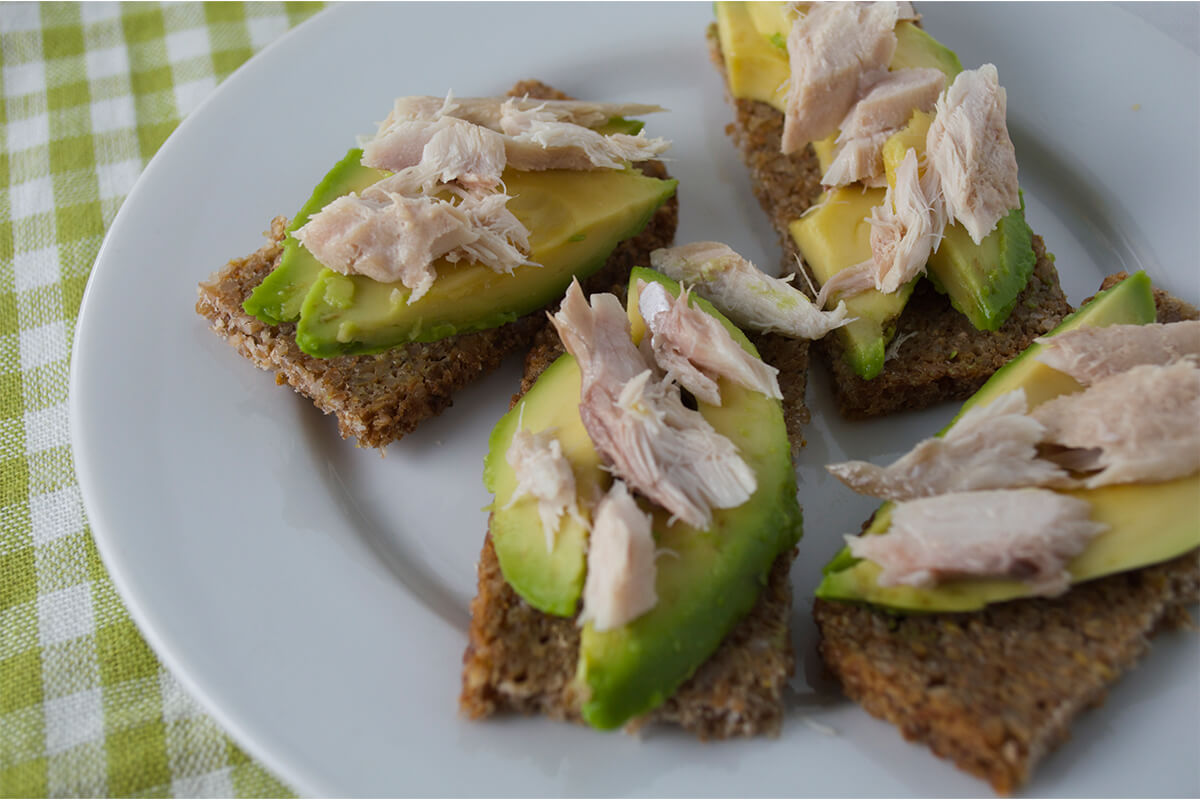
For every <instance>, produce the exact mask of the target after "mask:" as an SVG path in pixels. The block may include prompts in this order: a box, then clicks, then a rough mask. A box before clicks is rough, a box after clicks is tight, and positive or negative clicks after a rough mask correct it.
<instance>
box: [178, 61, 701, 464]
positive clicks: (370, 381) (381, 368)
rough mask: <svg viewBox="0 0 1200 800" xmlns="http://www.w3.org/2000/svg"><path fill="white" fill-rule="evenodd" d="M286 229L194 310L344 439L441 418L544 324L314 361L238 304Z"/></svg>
mask: <svg viewBox="0 0 1200 800" xmlns="http://www.w3.org/2000/svg"><path fill="white" fill-rule="evenodd" d="M509 95H511V96H518V97H519V96H525V95H528V96H530V97H537V98H545V99H568V98H567V96H566V95H564V94H563V93H561V92H559V91H557V90H555V89H552V88H550V87H548V86H546V85H545V84H542V83H539V82H537V81H522V82H521V83H518V84H516V85H515V86H514V87H513V88H512V89H511V90H510V91H509ZM640 168H641V170H642V171H643V172H644V173H646V174H647V175H652V176H654V177H659V178H664V177H667V173H666V169H665V168H664V167H663V165H662V163H661V162H647V163H645V164H642V165H640ZM678 217H679V203H678V200H677V199H676V198H674V197H672V198H671V199H670V200H669V201H668V202H667V203H665V204H664V205H663V206H662V207H660V208H659V209H658V211H657V212H656V213H655V214H654V216H653V218H652V219H651V221H650V223H649V225H647V226H646V228H645V229H644V230H643V231H642V232H641V234H639V235H638V236H636V237H635V238H633V239H629V240H627V241H625V242H623V243H621V244H620V245H618V247H617V248H616V250H614V251H613V253H612V255H611V256H610V257H609V259H608V262H607V263H606V265H605V266H604V267H603V268H602V269H601V270H600V271H599V272H598V273H596V274H595V275H593V276H592V277H591V278H590V279H588V280H587V281H586V282H585V283H584V289H585V291H594V290H596V289H598V288H600V287H607V286H609V285H610V284H612V283H614V282H621V281H624V280H626V279H627V278H628V275H629V270H630V269H631V268H633V267H635V266H638V265H642V264H649V263H650V258H649V255H650V251H651V250H654V249H655V248H659V247H668V246H670V245H671V243H672V241H673V240H674V237H675V227H676V224H677V222H678ZM286 226H287V221H286V220H285V219H284V218H283V217H277V218H276V219H275V220H274V221H272V223H271V230H270V231H269V232H268V233H267V234H266V235H267V243H266V244H265V245H263V247H262V248H260V249H259V250H258V251H257V252H255V253H253V254H252V255H250V256H248V257H247V258H241V259H235V260H233V261H231V262H229V264H228V265H227V266H226V267H225V268H224V269H222V270H221V271H220V272H218V273H216V274H215V275H213V276H212V278H210V279H209V280H208V281H206V282H205V283H202V284H200V287H199V299H198V300H197V301H196V311H197V312H198V313H199V314H201V315H202V316H204V317H206V318H207V319H208V320H209V324H210V326H211V327H212V329H213V331H215V332H216V333H217V334H218V335H220V336H222V337H223V338H224V339H225V340H226V341H228V342H229V343H230V344H231V345H233V347H234V348H235V349H236V350H237V351H238V352H239V353H241V354H242V355H243V356H245V357H246V358H248V359H250V360H251V361H253V362H254V363H255V364H256V365H257V366H258V367H260V368H261V369H265V370H270V371H272V372H274V373H275V382H276V383H277V384H280V385H282V384H290V385H291V386H292V388H293V389H295V390H296V391H297V392H299V393H300V394H302V395H304V396H305V397H308V398H309V399H311V400H312V401H313V402H314V403H315V404H316V406H317V407H318V408H320V409H321V410H322V411H324V412H325V413H326V414H334V415H335V416H336V417H337V421H338V432H339V433H340V434H341V436H342V438H344V439H348V438H350V437H354V438H355V439H356V440H357V442H358V445H359V446H360V447H384V446H386V445H387V444H389V443H390V442H393V441H396V440H398V439H400V438H401V437H403V436H405V435H406V434H409V433H411V432H412V431H413V430H414V429H415V428H416V427H417V425H418V424H419V423H420V422H421V421H422V420H425V419H428V418H429V417H433V416H436V415H438V414H440V413H441V412H442V411H444V410H446V409H447V408H449V407H450V405H451V402H452V397H453V395H454V393H455V392H456V391H458V390H459V389H461V388H462V387H464V386H466V385H467V384H469V383H471V382H472V381H474V380H475V379H477V378H479V377H480V376H482V375H483V374H485V373H487V372H489V371H490V370H492V369H495V368H496V367H497V366H499V364H500V362H501V361H502V360H503V358H504V357H505V356H506V355H507V354H509V353H511V352H513V351H514V350H517V349H519V348H523V347H527V346H529V344H530V343H531V342H532V341H533V338H534V336H535V335H536V334H537V332H538V331H539V330H541V329H542V328H544V327H545V326H546V324H547V323H546V315H545V313H544V310H539V311H535V312H533V313H531V314H527V315H525V316H524V317H522V318H520V319H518V320H516V321H514V322H511V323H508V324H507V325H503V326H501V327H498V328H493V329H491V330H486V331H480V332H478V333H468V334H460V335H458V336H451V337H449V338H446V339H442V340H440V341H436V342H428V343H412V344H407V345H403V346H401V347H397V348H394V349H392V350H389V351H388V352H386V353H381V354H379V355H366V356H338V357H336V358H313V357H312V356H309V355H307V354H305V353H304V352H302V351H301V350H300V348H299V347H298V346H297V345H296V341H295V329H296V326H295V324H293V323H284V324H281V325H266V324H264V323H262V322H261V321H259V320H258V319H256V318H255V317H253V316H251V315H249V314H247V313H246V312H245V310H244V309H243V308H242V303H243V301H245V299H246V298H247V297H248V296H249V294H250V292H251V291H252V290H253V289H254V288H255V287H256V286H257V285H258V284H259V283H260V282H261V281H262V279H263V278H264V277H266V275H267V274H268V273H270V272H271V270H273V269H274V268H275V267H276V266H277V265H278V263H279V259H280V258H281V256H282V254H283V239H284V236H285V229H286Z"/></svg>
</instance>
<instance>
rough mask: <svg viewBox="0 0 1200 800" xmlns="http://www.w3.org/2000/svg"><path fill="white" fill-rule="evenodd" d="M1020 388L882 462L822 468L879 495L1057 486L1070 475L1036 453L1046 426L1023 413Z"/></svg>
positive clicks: (896, 496) (861, 491)
mask: <svg viewBox="0 0 1200 800" xmlns="http://www.w3.org/2000/svg"><path fill="white" fill-rule="evenodd" d="M1027 410H1028V407H1027V404H1026V401H1025V390H1024V389H1017V390H1015V391H1012V392H1008V393H1006V394H1003V395H1001V396H1000V397H998V398H996V399H995V400H993V401H992V402H991V403H989V404H988V405H986V406H974V407H972V408H971V409H969V410H968V411H967V412H966V413H965V414H963V415H962V417H960V418H959V420H958V422H956V423H955V424H954V427H952V428H950V430H948V431H946V433H945V435H944V436H942V437H940V438H939V437H931V438H929V439H925V440H923V441H921V442H919V443H918V444H917V445H916V446H915V447H914V448H913V449H912V450H910V451H909V452H908V453H906V454H905V455H904V456H903V457H902V458H900V459H899V460H897V461H895V462H893V463H892V464H890V465H889V466H887V467H879V466H876V465H874V464H870V463H868V462H866V461H846V462H843V463H840V464H830V465H828V466H826V467H825V469H827V470H829V472H830V473H832V474H833V475H834V476H835V477H836V478H837V479H838V480H840V481H841V482H842V483H844V484H846V485H847V486H849V487H850V488H851V489H853V490H854V491H856V492H858V493H859V494H865V495H868V496H870V497H878V498H881V499H884V500H913V499H915V498H918V497H932V496H934V495H940V494H949V493H952V492H966V491H976V490H983V489H1010V488H1020V487H1027V486H1061V485H1063V484H1064V482H1069V478H1070V476H1069V475H1068V474H1067V473H1066V471H1065V470H1063V469H1062V468H1061V467H1059V466H1058V465H1056V464H1053V463H1051V462H1049V461H1044V460H1042V459H1040V458H1038V453H1037V444H1038V442H1039V441H1041V439H1042V436H1043V434H1044V433H1045V428H1044V427H1043V426H1042V424H1041V423H1039V422H1038V421H1037V420H1035V419H1033V418H1032V417H1029V416H1027V414H1026V412H1027Z"/></svg>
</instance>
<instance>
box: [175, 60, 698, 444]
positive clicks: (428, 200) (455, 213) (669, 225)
mask: <svg viewBox="0 0 1200 800" xmlns="http://www.w3.org/2000/svg"><path fill="white" fill-rule="evenodd" d="M658 110H661V109H659V108H658V107H657V106H646V105H638V104H609V103H586V102H581V101H572V100H568V99H566V97H565V95H562V94H561V93H559V92H557V91H555V90H553V89H550V88H549V87H547V86H545V85H543V84H539V83H536V82H525V83H519V84H517V85H516V86H515V87H513V89H512V90H511V91H510V92H509V96H508V97H507V98H502V97H497V98H454V97H452V96H451V97H447V98H445V99H442V98H434V97H406V98H401V99H399V100H397V101H396V104H395V108H394V110H393V111H392V113H391V114H390V115H389V116H388V117H387V118H386V119H385V120H384V121H383V123H381V125H380V127H379V131H378V133H377V134H376V135H375V136H374V137H372V138H370V139H369V140H368V141H366V142H365V143H364V144H363V146H362V147H361V148H354V149H352V150H350V152H349V153H347V155H346V157H345V158H343V159H342V160H341V161H339V162H338V163H337V164H336V165H335V166H334V167H333V169H331V170H330V171H329V173H328V174H327V175H326V176H325V178H324V179H323V180H322V181H321V182H320V183H319V184H318V185H317V187H316V189H315V190H314V192H313V195H312V197H311V198H310V199H309V201H308V202H307V203H306V204H305V205H304V206H303V207H302V208H301V209H300V210H299V212H298V213H297V214H296V216H295V217H294V218H293V219H292V220H291V222H290V224H289V223H288V222H287V221H286V220H284V219H283V218H278V219H276V220H275V221H274V222H273V223H272V227H271V231H270V233H269V241H268V243H267V244H266V245H265V246H264V247H263V248H262V249H260V250H259V251H258V252H256V253H254V254H253V255H251V256H249V257H248V258H244V259H238V260H235V261H232V262H230V264H229V265H228V266H226V267H225V268H224V269H223V270H221V271H220V272H218V273H217V274H216V275H214V276H213V277H212V278H211V279H210V280H209V281H208V282H206V283H203V284H201V286H200V297H199V300H198V301H197V304H196V309H197V311H198V312H199V313H200V314H202V315H204V316H205V317H207V318H208V319H209V321H210V324H211V326H212V328H213V330H214V331H216V332H217V333H218V334H220V335H221V336H223V337H225V338H226V339H227V340H228V341H229V342H230V343H231V344H232V345H233V346H234V347H236V348H237V349H238V351H239V352H241V353H242V355H244V356H246V357H247V358H249V359H250V360H251V361H253V362H254V363H255V364H256V365H258V366H259V367H261V368H263V369H267V370H272V371H274V372H275V373H276V381H277V382H278V383H284V382H287V383H290V384H291V385H292V387H293V388H295V389H296V391H298V392H300V393H302V394H304V395H306V396H307V397H309V398H310V399H312V400H313V401H314V402H315V403H316V405H317V406H318V407H319V408H321V409H322V410H323V411H325V412H326V413H334V414H336V415H337V418H338V429H339V431H340V433H341V435H342V436H343V437H344V438H345V437H350V436H353V437H355V438H356V439H357V442H358V444H359V445H360V446H371V447H383V446H385V445H387V444H388V443H389V442H392V441H394V440H396V439H399V438H400V437H402V436H404V435H405V434H407V433H409V432H411V431H412V430H413V429H414V428H415V427H416V426H417V424H418V423H420V422H421V420H423V419H426V418H428V417H431V416H433V415H436V414H438V413H440V412H441V411H442V410H444V409H445V408H446V407H447V406H449V405H450V403H451V397H452V395H453V393H454V392H455V391H457V390H458V389H459V388H461V387H463V386H464V385H466V384H467V383H469V382H471V381H473V380H474V379H476V378H477V377H479V376H480V375H481V374H483V373H484V372H486V371H488V370H490V369H492V368H494V367H496V366H497V365H498V364H499V363H500V361H501V359H502V358H503V357H504V355H505V354H507V353H509V352H512V351H513V350H515V349H517V348H520V347H524V346H528V345H529V344H530V343H531V342H532V340H533V338H534V336H535V335H536V334H537V332H538V331H539V330H540V329H541V328H543V327H544V326H545V325H546V319H545V314H544V313H542V311H543V309H545V308H547V307H548V306H550V305H551V304H553V303H555V302H557V301H558V299H559V298H561V297H562V293H563V290H564V289H565V288H566V286H567V285H568V284H570V283H571V282H572V281H573V280H575V279H579V280H581V281H584V282H585V285H586V286H588V287H592V286H597V287H598V286H607V285H609V284H610V283H612V282H613V281H623V280H624V279H625V277H626V276H627V275H628V273H629V270H630V268H631V267H632V266H634V265H635V264H638V263H646V261H647V257H648V254H649V252H650V251H651V250H652V249H654V248H657V247H663V246H666V245H669V244H670V243H671V240H672V238H673V237H674V233H675V225H676V220H677V203H676V202H675V199H674V193H675V181H674V180H670V179H668V178H667V174H666V170H665V169H664V167H663V165H662V163H661V162H659V161H656V160H654V159H655V158H656V157H657V156H658V155H660V154H661V153H662V152H663V151H664V150H665V149H666V148H667V147H668V146H669V143H668V142H667V141H665V140H663V139H657V138H648V137H646V136H644V135H642V133H641V127H642V125H641V123H640V122H637V121H635V120H633V119H631V117H633V116H637V115H641V114H646V113H649V112H652V111H658Z"/></svg>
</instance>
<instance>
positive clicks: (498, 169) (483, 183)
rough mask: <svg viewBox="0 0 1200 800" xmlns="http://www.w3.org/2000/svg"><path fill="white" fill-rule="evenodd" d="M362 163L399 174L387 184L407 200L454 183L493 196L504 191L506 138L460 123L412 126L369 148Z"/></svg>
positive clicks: (444, 119)
mask: <svg viewBox="0 0 1200 800" xmlns="http://www.w3.org/2000/svg"><path fill="white" fill-rule="evenodd" d="M418 146H419V147H418ZM414 156H415V157H414ZM362 163H363V164H365V165H366V166H368V167H374V168H376V169H385V170H390V171H392V172H395V173H396V174H395V175H393V176H391V177H389V178H388V179H387V180H388V181H389V185H390V187H391V190H392V191H395V192H399V193H401V194H416V193H418V192H427V193H428V192H432V191H433V189H434V188H435V187H436V186H438V185H439V184H444V183H454V182H456V183H458V184H459V185H461V186H463V187H464V188H466V189H469V190H471V191H475V192H491V191H494V190H495V189H496V188H497V187H498V186H500V184H501V174H502V173H503V172H504V167H505V164H506V157H505V152H504V137H503V136H502V135H501V134H499V133H496V132H494V131H491V130H488V129H487V128H484V127H481V126H479V125H472V124H471V123H469V122H466V121H464V120H461V119H457V118H455V117H441V118H439V119H437V120H434V121H424V120H412V121H408V122H405V123H402V124H401V125H399V126H397V128H396V129H395V130H394V131H393V132H392V133H391V134H389V135H388V136H387V137H385V138H382V139H376V140H374V141H371V142H368V143H367V145H366V146H365V147H364V148H363V157H362Z"/></svg>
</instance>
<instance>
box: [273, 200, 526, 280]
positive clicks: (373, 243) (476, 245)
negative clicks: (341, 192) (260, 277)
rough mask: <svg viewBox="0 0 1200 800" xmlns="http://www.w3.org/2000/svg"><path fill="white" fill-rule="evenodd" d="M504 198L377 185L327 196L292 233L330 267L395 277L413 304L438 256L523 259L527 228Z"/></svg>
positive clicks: (508, 264)
mask: <svg viewBox="0 0 1200 800" xmlns="http://www.w3.org/2000/svg"><path fill="white" fill-rule="evenodd" d="M387 180H388V179H387V178H385V179H384V182H386V181H387ZM381 183H383V182H381ZM509 199H510V198H509V197H508V196H507V195H504V194H490V195H484V196H477V195H472V194H468V193H466V192H462V193H460V196H459V200H460V202H458V203H453V202H451V201H449V200H444V199H440V198H434V197H427V196H417V197H411V196H406V195H403V194H398V193H395V192H390V191H388V190H387V186H386V185H380V184H376V186H375V187H371V188H368V189H367V190H366V191H364V192H363V194H362V196H361V197H360V196H358V195H355V194H349V195H346V196H344V197H339V198H338V199H336V200H334V201H333V202H332V203H330V204H329V205H327V206H325V208H323V209H322V210H321V211H320V212H318V213H317V214H314V215H313V216H312V217H311V218H310V219H309V221H308V222H307V223H306V224H305V225H304V226H302V227H301V228H300V229H298V230H297V231H296V232H295V234H294V235H295V237H296V239H297V240H299V241H300V243H301V244H303V245H304V247H305V248H307V249H308V250H309V252H311V253H312V254H313V256H315V257H316V259H317V260H318V261H320V262H321V263H322V264H324V265H325V266H327V267H329V268H330V269H333V270H335V271H337V272H341V273H343V274H347V275H349V274H359V275H366V276H367V277H369V278H373V279H374V280H377V281H383V282H395V281H399V282H400V283H402V284H403V285H404V286H406V287H408V288H409V289H410V290H411V293H410V294H409V298H408V302H409V303H415V302H416V301H417V300H419V299H420V298H421V297H423V296H424V295H425V293H426V292H428V291H429V289H430V287H431V286H432V285H433V282H434V279H435V278H436V276H437V272H436V270H435V266H434V262H435V261H436V260H437V259H439V258H445V259H446V260H447V261H451V262H454V261H460V260H470V261H476V262H479V263H481V264H484V265H486V266H488V267H490V268H491V269H494V270H496V271H497V272H505V273H508V272H512V270H514V269H515V268H517V267H519V266H521V265H523V264H527V263H530V262H529V259H528V258H527V256H526V253H528V251H529V240H528V238H527V236H528V233H527V231H526V230H525V226H524V225H522V224H521V222H520V221H519V220H518V219H517V218H516V217H515V216H514V215H513V214H512V212H511V211H509V210H508V208H507V207H506V205H505V204H506V203H507V202H508V200H509Z"/></svg>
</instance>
